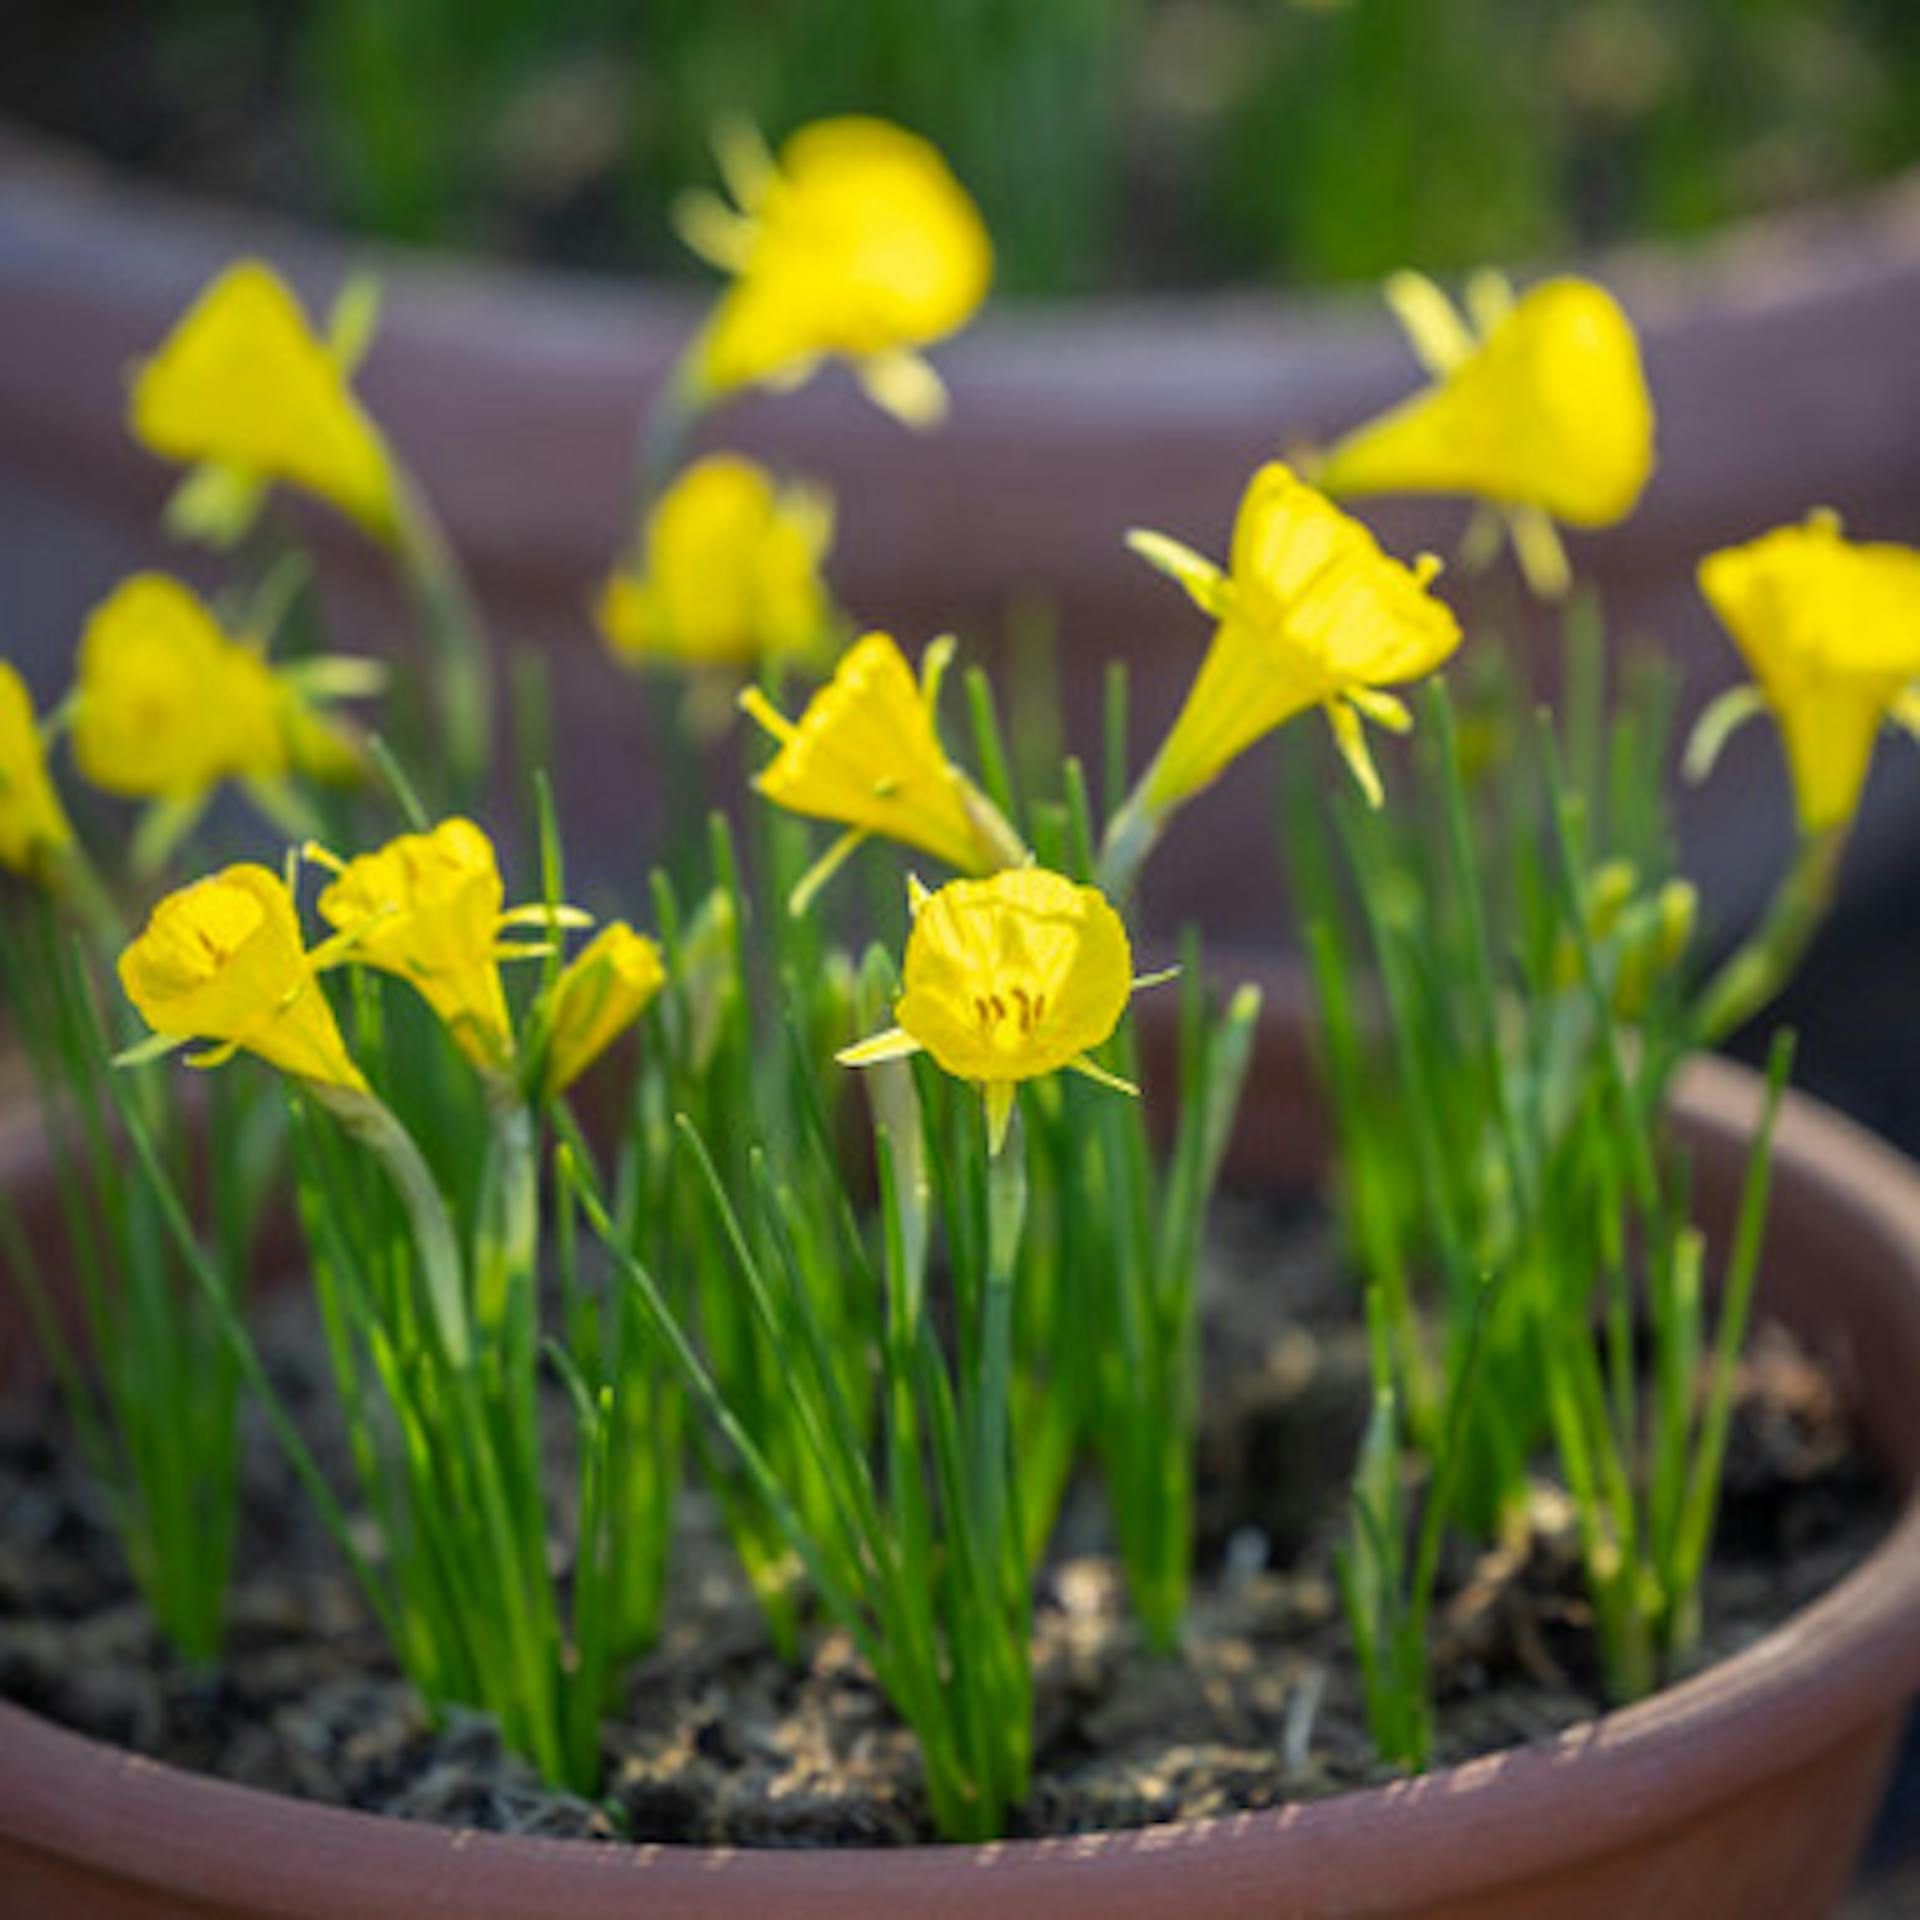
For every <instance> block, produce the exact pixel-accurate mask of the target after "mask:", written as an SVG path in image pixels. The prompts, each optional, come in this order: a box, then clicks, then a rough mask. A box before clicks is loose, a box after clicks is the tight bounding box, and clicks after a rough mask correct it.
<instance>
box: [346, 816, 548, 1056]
mask: <svg viewBox="0 0 1920 1920" xmlns="http://www.w3.org/2000/svg"><path fill="white" fill-rule="evenodd" d="M308 852H309V857H311V858H314V859H316V860H318V861H320V863H321V864H323V865H328V866H331V867H333V869H334V872H335V877H334V879H333V881H332V882H331V883H330V884H329V885H328V886H327V887H326V888H325V890H324V891H323V892H322V893H321V895H320V899H319V902H318V905H319V909H320V916H321V918H322V919H323V920H325V921H326V922H327V924H328V925H329V926H331V927H333V928H334V929H335V930H336V931H337V932H339V933H341V934H343V935H350V936H351V942H350V944H349V946H348V947H347V949H346V951H347V953H348V955H349V956H350V957H351V958H352V959H354V960H355V961H358V962H359V963H361V964H362V965H364V966H369V967H377V968H378V969H379V970H380V971H381V972H382V973H391V974H393V975H395V976H396V977H397V978H399V979H402V980H405V981H406V982H407V983H408V984H409V985H411V986H412V987H413V988H414V989H415V990H416V991H417V992H418V993H419V995H420V997H421V998H422V999H423V1000H425V1001H426V1003H427V1004H428V1006H430V1007H431V1008H432V1009H433V1010H434V1012H435V1013H436V1014H437V1015H438V1016H439V1017H440V1019H441V1021H442V1022H443V1023H444V1024H445V1026H446V1028H447V1030H448V1031H449V1032H450V1033H451V1034H452V1035H453V1037H454V1039H455V1041H456V1042H457V1043H458V1044H459V1046H460V1048H461V1050H462V1051H463V1052H464V1053H465V1054H466V1055H467V1056H468V1058H469V1059H471V1060H472V1061H473V1062H474V1063H475V1065H477V1066H479V1067H481V1068H482V1069H484V1070H486V1071H489V1072H493V1071H498V1070H499V1069H501V1068H502V1067H504V1065H505V1064H506V1061H507V1058H508V1056H509V1054H510V1053H511V1051H512V1046H513V1029H512V1025H511V1023H510V1021H509V1019H508V1016H507V999H506V993H505V990H504V989H503V988H502V986H501V984H500V965H499V957H498V951H497V946H496V943H497V940H498V937H499V931H500V926H501V922H502V918H503V915H502V912H501V907H502V904H503V902H504V900H505V897H506V893H505V887H504V885H503V883H502V881H501V878H500V863H499V860H498V857H497V856H496V855H495V853H494V850H493V842H492V841H491V840H489V839H488V838H487V836H486V835H485V834H484V833H483V832H482V831H481V830H480V829H479V828H478V827H477V826H475V825H474V823H473V822H472V821H471V820H464V819H452V820H443V821H442V822H441V823H440V824H439V825H438V826H437V827H435V828H434V829H433V830H432V831H431V832H430V833H403V834H401V835H399V836H398V837H397V838H395V839H393V840H390V841H389V842H388V843H387V844H386V845H385V846H384V847H382V848H380V849H379V850H378V851H377V852H374V853H366V854H362V855H361V856H360V857H359V858H358V859H356V860H349V861H346V862H344V863H342V862H339V861H335V860H332V859H331V858H330V856H327V855H324V854H322V853H321V852H320V851H319V850H318V849H315V848H309V850H308Z"/></svg>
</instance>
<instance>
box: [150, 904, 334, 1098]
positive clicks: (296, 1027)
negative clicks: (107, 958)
mask: <svg viewBox="0 0 1920 1920" xmlns="http://www.w3.org/2000/svg"><path fill="white" fill-rule="evenodd" d="M120 980H121V984H122V985H123V986H124V987H125V989H126V993H127V998H128V999H129V1000H131V1001H132V1002H133V1004H134V1005H135V1006H136V1007H137V1008H138V1009H139V1011H140V1014H141V1017H142V1018H143V1019H144V1020H145V1021H146V1023H147V1025H148V1026H150V1027H151V1028H152V1029H153V1031H154V1033H155V1035H156V1036H157V1037H158V1038H159V1039H160V1040H161V1041H163V1042H164V1041H170V1042H174V1043H180V1042H185V1041H190V1040H211V1041H214V1042H216V1043H217V1044H216V1045H215V1046H214V1048H213V1050H212V1051H211V1052H208V1053H204V1054H200V1055H198V1056H195V1057H194V1058H193V1059H192V1060H191V1061H190V1062H189V1064H190V1065H193V1066H197V1067H211V1066H218V1065H220V1064H221V1063H222V1062H223V1061H226V1060H229V1059H231V1058H232V1057H233V1055H234V1054H235V1053H236V1052H238V1051H240V1050H242V1049H244V1050H245V1051H247V1052H249V1053H254V1054H258V1055H259V1056H260V1058H261V1059H263V1060H266V1061H268V1062H270V1063H271V1064H272V1065H274V1066H276V1067H278V1068H280V1069H281V1071H282V1072H285V1073H291V1074H294V1075H296V1076H298V1077H299V1078H300V1079H302V1080H306V1081H310V1082H312V1083H313V1084H315V1085H316V1086H321V1087H346V1088H351V1089H353V1090H355V1091H357V1092H364V1091H366V1084H367V1083H366V1081H365V1080H364V1079H363V1078H362V1077H361V1074H360V1070H359V1068H358V1067H356V1066H355V1065H354V1064H353V1062H352V1060H350V1059H349V1058H348V1057H347V1049H346V1044H345V1042H344V1041H343V1040H342V1039H341V1037H340V1029H339V1026H338V1024H337V1023H336V1022H335V1020H334V1017H333V1009H332V1008H331V1007H330V1006H329V1005H328V1004H327V998H326V995H325V994H324V993H322V992H321V990H320V988H319V986H318V985H317V984H316V982H315V977H314V960H313V956H311V955H310V954H309V953H307V951H306V950H305V948H304V947H303V945H302V943H301V938H300V924H299V921H298V919H297V917H296V916H295V913H294V909H293V898H292V896H291V894H289V893H288V891H287V887H286V883H285V882H284V881H283V880H281V878H280V877H279V875H277V874H275V873H272V872H270V871H269V870H268V869H267V868H265V867H257V866H237V867H228V868H227V869H226V871H225V872H223V873H217V874H214V875H212V876H211V877H210V878H208V879H205V880H199V881H196V882H195V883H194V884H193V885H192V886H189V887H183V888H181V889H180V891H179V892H177V893H172V894H169V895H168V896H167V897H166V898H165V899H164V900H162V901H161V902H160V904H159V905H158V906H156V907H155V908H154V910H153V916H152V918H151V919H150V920H149V921H148V922H147V927H146V931H145V932H144V933H142V934H141V935H140V937H139V938H138V939H137V940H135V941H134V942H133V944H132V945H131V946H130V947H128V948H127V950H126V951H125V952H124V953H123V954H122V955H121V956H120ZM152 1050H153V1049H151V1048H136V1049H134V1050H133V1051H134V1054H135V1055H141V1054H145V1053H147V1052H149V1051H152Z"/></svg>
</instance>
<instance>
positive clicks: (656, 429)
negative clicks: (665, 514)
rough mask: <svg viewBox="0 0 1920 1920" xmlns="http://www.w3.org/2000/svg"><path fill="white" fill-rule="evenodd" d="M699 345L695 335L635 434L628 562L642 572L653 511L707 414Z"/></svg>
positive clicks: (681, 463)
mask: <svg viewBox="0 0 1920 1920" xmlns="http://www.w3.org/2000/svg"><path fill="white" fill-rule="evenodd" d="M699 344H700V343H699V340H698V339H697V338H696V339H695V341H694V343H693V345H692V346H690V347H689V348H688V349H687V350H686V352H684V353H683V354H682V355H681V356H680V358H679V359H678V360H677V361H676V362H675V363H674V367H673V371H672V372H671V373H670V374H669V375H668V376H667V383H666V385H665V386H664V387H662V388H661V390H660V394H659V397H658V398H657V399H656V400H655V401H654V403H653V404H652V406H650V407H649V408H648V409H647V411H646V412H645V414H644V415H642V417H641V421H640V427H639V431H638V432H637V433H636V434H635V435H634V441H633V483H632V495H633V511H632V514H631V516H630V517H631V520H632V532H631V535H630V536H629V537H630V541H631V544H630V546H629V547H628V549H627V554H626V561H627V564H628V565H629V566H631V567H632V568H633V569H634V570H635V571H636V572H640V571H643V570H644V569H645V567H646V562H647V554H646V542H647V532H646V525H647V513H648V510H649V509H650V508H651V507H652V506H653V504H654V503H655V502H656V501H657V500H658V499H659V498H660V496H661V495H662V494H663V493H665V492H666V490H667V488H668V486H669V485H670V484H671V483H672V480H673V476H674V475H675V474H676V473H678V472H679V470H680V468H681V467H682V466H683V465H685V463H686V457H687V442H688V439H689V438H690V437H691V435H692V433H693V429H694V427H695V425H696V424H697V423H698V421H699V419H700V416H701V415H702V414H703V413H705V412H706V401H705V398H704V397H703V396H702V395H701V393H700V390H699V387H698V385H697V383H696V381H695V379H694V372H693V367H694V357H695V354H696V353H697V351H698V349H699Z"/></svg>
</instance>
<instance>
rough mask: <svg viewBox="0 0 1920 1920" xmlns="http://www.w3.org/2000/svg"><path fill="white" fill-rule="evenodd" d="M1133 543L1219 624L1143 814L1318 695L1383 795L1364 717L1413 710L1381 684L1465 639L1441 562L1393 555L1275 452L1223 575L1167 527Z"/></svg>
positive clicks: (1184, 792) (1405, 719)
mask: <svg viewBox="0 0 1920 1920" xmlns="http://www.w3.org/2000/svg"><path fill="white" fill-rule="evenodd" d="M1127 543H1128V545H1129V546H1131V547H1132V548H1133V550H1134V552H1136V553H1137V554H1139V555H1140V557H1141V558H1142V559H1144V560H1146V561H1148V562H1149V563H1150V564H1151V565H1153V566H1156V567H1158V568H1159V569H1160V570H1161V571H1162V572H1163V573H1166V574H1169V575H1170V576H1171V577H1172V578H1173V579H1175V580H1177V581H1178V582H1179V583H1180V584H1181V586H1183V587H1184V588H1185V589H1186V590H1187V592H1188V594H1189V595H1190V596H1191V597H1192V599H1193V601H1194V602H1195V604H1196V605H1197V606H1199V607H1200V608H1201V610H1202V611H1203V612H1206V613H1209V614H1211V615H1212V616H1213V618H1214V619H1215V620H1216V621H1217V622H1218V623H1219V624H1218V626H1217V627H1216V629H1215V632H1214V638H1213V644H1212V646H1211V647H1210V648H1209V649H1208V652H1207V657H1206V659H1205V661H1204V662H1203V663H1202V664H1201V668H1200V672H1199V676H1198V677H1197V678H1196V679H1195V681H1194V684H1193V688H1192V691H1191V692H1189V693H1188V695H1187V699H1186V704H1185V705H1184V706H1183V707H1182V708H1181V710H1180V714H1179V717H1178V718H1177V719H1176V720H1175V721H1174V724H1173V730H1172V731H1171V732H1170V733H1169V734H1168V735H1167V738H1166V741H1165V743H1164V744H1163V745H1162V747H1161V748H1160V751H1159V754H1158V755H1157V756H1156V757H1155V760H1154V763H1153V765H1152V767H1151V768H1150V769H1149V771H1148V773H1147V776H1146V778H1145V780H1144V782H1143V783H1142V788H1141V800H1140V805H1141V808H1142V809H1143V811H1144V812H1145V814H1146V815H1147V816H1148V817H1149V818H1159V817H1163V816H1164V815H1166V814H1167V813H1168V812H1170V811H1171V810H1172V809H1173V808H1175V807H1177V806H1179V805H1181V804H1182V803H1183V802H1184V801H1186V800H1187V799H1189V798H1191V797H1192V795H1194V794H1196V793H1198V792H1199V791H1200V790H1201V789H1202V788H1203V787H1206V786H1207V785H1209V784H1210V783H1211V782H1212V781H1213V780H1214V779H1215V778H1216V777H1217V776H1218V775H1219V774H1220V773H1221V771H1222V770H1223V769H1224V768H1225V767H1226V766H1227V764H1228V763H1229V762H1230V761H1232V760H1233V759H1235V758H1236V757H1237V756H1238V755H1240V754H1241V753H1243V752H1244V751H1245V750H1246V749H1247V748H1248V747H1250V746H1251V745H1253V743H1254V742H1255V741H1257V740H1259V739H1261V738H1263V737H1264V736H1265V735H1267V734H1269V733H1271V732H1273V731H1274V729H1275V728H1277V727H1279V726H1282V725H1284V724H1285V723H1286V722H1287V721H1288V720H1291V719H1292V718H1293V717H1294V716H1295V715H1296V714H1299V713H1304V712H1305V711H1306V710H1307V709H1308V708H1309V707H1319V708H1320V709H1321V710H1322V711H1323V712H1324V713H1325V714H1326V716H1327V719H1328V721H1329V723H1330V724H1331V725H1332V727H1333V733H1334V739H1335V740H1336V742H1337V743H1338V744H1339V747H1340V750H1341V753H1342V754H1343V755H1344V756H1345V758H1346V760H1347V763H1348V765H1349V766H1350V767H1351V768H1352V769H1353V773H1354V777H1355V778H1356V779H1357V780H1358V781H1359V782H1360V785H1361V787H1362V788H1363V789H1364V791H1365V792H1366V795H1367V798H1368V799H1369V800H1370V801H1371V802H1372V803H1373V804H1374V805H1375V806H1378V805H1379V803H1380V798H1381V789H1380V777H1379V775H1378V773H1377V772H1376V771H1375V770H1374V765H1373V759H1372V756H1371V754H1370V753H1369V752H1368V749H1367V744H1366V737H1365V734H1364V732H1363V731H1362V727H1361V721H1362V719H1363V718H1365V719H1368V720H1372V721H1375V722H1377V723H1378V724H1380V725H1382V726H1385V727H1388V728H1390V729H1392V730H1393V731H1394V732H1399V733H1404V732H1405V731H1406V730H1407V729H1408V728H1409V727H1410V726H1411V725H1412V720H1411V717H1410V716H1409V714H1408V713H1407V710H1406V708H1405V707H1404V706H1402V705H1401V703H1400V702H1399V701H1398V700H1396V699H1395V698H1394V697H1393V696H1392V695H1391V694H1388V693H1385V692H1383V691H1382V689H1383V688H1385V687H1390V686H1395V685H1399V684H1400V683H1402V682H1405V681H1409V680H1418V679H1420V678H1422V677H1423V676H1425V675H1427V674H1429V673H1431V672H1433V671H1434V669H1435V668H1436V667H1438V666H1439V665H1440V664H1441V663H1442V662H1443V661H1445V660H1446V659H1447V658H1448V656H1449V655H1451V654H1452V652H1453V651H1454V649H1455V648H1456V647H1458V646H1459V644H1460V627H1459V623H1458V622H1457V621H1456V620H1455V619H1454V617H1453V614H1452V612H1451V611H1450V610H1449V609H1448V608H1447V607H1446V605H1445V604H1444V603H1443V602H1441V601H1439V600H1437V599H1435V598H1434V596H1433V595H1432V593H1431V592H1429V591H1428V589H1429V586H1430V583H1431V582H1432V580H1433V577H1434V575H1435V574H1436V573H1438V572H1439V570H1440V563H1439V562H1438V561H1437V560H1435V559H1433V558H1432V557H1431V556H1426V557H1423V558H1422V559H1421V560H1419V561H1418V562H1417V563H1416V564H1415V565H1414V566H1412V567H1406V566H1403V565H1402V564H1401V563H1400V562H1399V561H1398V560H1394V559H1391V558H1389V557H1388V556H1387V555H1386V554H1384V553H1382V552H1381V550H1380V547H1379V544H1378V542H1376V541H1375V539H1374V537H1373V535H1372V534H1371V533H1369V532H1368V531H1367V529H1366V528H1365V527H1364V526H1362V525H1361V524H1360V522H1359V521H1358V520H1355V519H1354V518H1353V517H1352V516H1351V515H1349V514H1346V513H1343V512H1342V511H1341V510H1340V509H1339V508H1338V507H1336V506H1335V505H1334V504H1333V503H1332V502H1331V501H1330V500H1328V499H1326V498H1325V496H1324V495H1322V494H1320V493H1317V492H1316V491H1315V490H1314V489H1313V488H1312V487H1309V486H1307V485H1306V484H1305V483H1304V482H1302V481H1300V480H1298V479H1296V478H1295V477H1294V475H1293V474H1292V473H1291V472H1290V471H1289V470H1288V469H1287V468H1286V467H1283V466H1281V465H1280V464H1279V463H1278V462H1277V461H1276V462H1273V463H1270V464H1269V465H1267V466H1264V467H1262V468H1261V469H1260V471H1259V472H1258V473H1256V474H1255V475H1254V476H1253V479H1252V481H1251V482H1250V483H1249V484H1248V487H1247V491H1246V494H1245V496H1244V497H1243V499H1242V500H1241V503H1240V511H1239V514H1238V516H1237V517H1236V519H1235V521H1234V527H1233V550H1232V554H1231V556H1230V565H1229V568H1228V570H1227V571H1226V572H1225V573H1223V572H1222V571H1221V570H1220V569H1219V568H1218V567H1216V566H1215V565H1214V564H1213V562H1212V561H1210V560H1207V559H1205V558H1203V557H1202V556H1201V555H1199V554H1197V553H1195V552H1193V551H1192V550H1191V549H1190V548H1188V547H1185V546H1182V545H1181V544H1180V543H1179V542H1178V541H1175V540H1170V539H1168V538H1167V537H1166V535H1164V534H1159V533H1132V534H1129V535H1128V536H1127Z"/></svg>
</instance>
